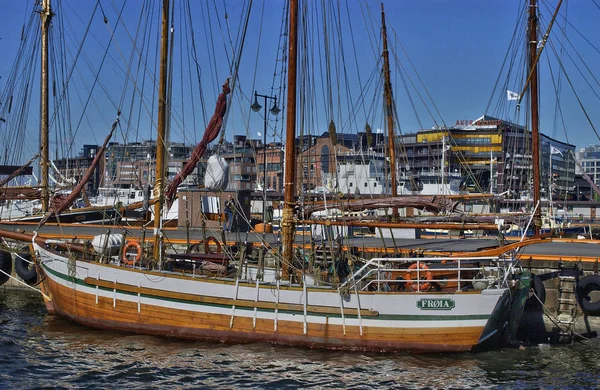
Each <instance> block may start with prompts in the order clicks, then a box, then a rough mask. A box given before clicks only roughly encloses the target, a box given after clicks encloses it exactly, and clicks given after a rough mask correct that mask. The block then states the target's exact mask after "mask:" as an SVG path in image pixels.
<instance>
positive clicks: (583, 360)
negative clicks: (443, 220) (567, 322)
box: [0, 289, 600, 389]
mask: <svg viewBox="0 0 600 390" xmlns="http://www.w3.org/2000/svg"><path fill="white" fill-rule="evenodd" d="M0 326H1V330H0V389H31V388H68V389H71V388H94V389H96V388H120V389H122V388H128V389H136V388H140V389H148V388H209V387H210V388H297V387H302V388H306V387H313V388H357V389H363V388H378V389H379V388H407V389H413V388H414V389H422V388H426V389H450V388H453V389H463V388H479V389H488V388H500V389H515V388H517V389H519V388H520V389H539V388H561V389H564V388H574V389H581V388H589V389H595V388H599V387H600V340H597V339H594V340H588V341H585V342H582V343H575V344H572V345H562V346H550V345H537V346H533V347H527V348H524V349H503V350H499V351H490V352H483V353H461V354H446V355H442V354H437V355H410V354H401V353H396V354H377V353H368V354H366V353H361V352H340V351H322V350H312V349H304V348H291V347H283V346H274V345H270V344H265V343H254V344H246V345H234V344H222V343H215V342H198V341H181V340H174V339H169V338H160V337H151V336H140V335H133V334H125V333H118V332H108V331H100V330H95V329H90V328H87V327H83V326H79V325H77V324H74V323H72V322H69V321H67V320H64V319H61V318H59V317H57V316H49V315H48V314H47V313H46V309H45V306H44V304H43V302H42V299H41V297H40V295H39V294H37V293H35V292H31V291H27V290H18V289H0Z"/></svg>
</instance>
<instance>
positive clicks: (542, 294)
mask: <svg viewBox="0 0 600 390" xmlns="http://www.w3.org/2000/svg"><path fill="white" fill-rule="evenodd" d="M531 288H532V289H533V292H534V293H535V295H536V296H537V297H538V298H539V300H540V301H541V302H542V305H543V304H544V303H546V287H544V282H542V279H540V277H539V276H537V275H534V274H531Z"/></svg>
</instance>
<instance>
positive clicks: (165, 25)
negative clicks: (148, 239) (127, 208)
mask: <svg viewBox="0 0 600 390" xmlns="http://www.w3.org/2000/svg"><path fill="white" fill-rule="evenodd" d="M168 51H169V0H163V3H162V31H161V39H160V73H159V81H158V82H159V85H158V123H157V126H158V129H157V136H156V173H155V177H156V179H155V181H154V197H155V199H156V202H155V203H154V247H153V248H154V249H153V255H154V259H156V260H158V261H159V262H160V260H161V246H162V245H161V241H162V240H161V236H162V232H161V228H162V208H163V204H164V176H165V155H166V147H165V137H166V123H167V122H166V118H167V55H168Z"/></svg>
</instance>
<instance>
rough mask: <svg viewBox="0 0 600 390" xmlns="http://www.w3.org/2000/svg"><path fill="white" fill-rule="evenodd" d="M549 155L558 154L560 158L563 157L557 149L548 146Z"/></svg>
mask: <svg viewBox="0 0 600 390" xmlns="http://www.w3.org/2000/svg"><path fill="white" fill-rule="evenodd" d="M550 153H551V154H560V155H561V156H562V155H563V154H562V152H561V151H560V150H559V149H558V148H555V147H554V146H552V145H550Z"/></svg>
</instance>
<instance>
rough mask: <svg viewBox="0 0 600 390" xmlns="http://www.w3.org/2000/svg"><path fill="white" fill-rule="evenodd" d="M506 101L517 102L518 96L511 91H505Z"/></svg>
mask: <svg viewBox="0 0 600 390" xmlns="http://www.w3.org/2000/svg"><path fill="white" fill-rule="evenodd" d="M506 97H507V98H508V100H519V94H518V93H516V92H513V91H509V90H506Z"/></svg>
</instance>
